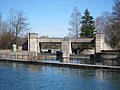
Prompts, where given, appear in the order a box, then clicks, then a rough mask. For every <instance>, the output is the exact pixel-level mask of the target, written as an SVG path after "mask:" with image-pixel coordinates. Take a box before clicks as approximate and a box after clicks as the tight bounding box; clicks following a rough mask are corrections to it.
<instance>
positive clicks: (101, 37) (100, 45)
mask: <svg viewBox="0 0 120 90" xmlns="http://www.w3.org/2000/svg"><path fill="white" fill-rule="evenodd" d="M95 44H96V48H95V49H96V53H98V52H101V51H102V50H112V48H111V47H110V46H109V45H108V44H107V43H105V34H96V41H95Z"/></svg>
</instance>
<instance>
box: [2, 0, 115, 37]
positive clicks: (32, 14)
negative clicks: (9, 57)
mask: <svg viewBox="0 0 120 90" xmlns="http://www.w3.org/2000/svg"><path fill="white" fill-rule="evenodd" d="M0 4H1V5H0V12H2V16H3V19H5V18H7V16H8V14H9V12H10V9H13V8H14V9H18V10H19V9H20V10H24V12H25V15H26V16H27V17H29V19H28V22H29V23H30V27H31V31H30V32H36V33H39V35H40V36H42V35H48V36H49V37H64V36H67V35H68V33H69V31H68V28H69V24H68V23H69V20H70V16H71V13H72V10H73V8H74V7H78V9H79V10H80V12H81V14H82V15H83V12H84V10H85V9H86V8H88V9H89V11H90V12H91V15H93V17H94V18H96V17H97V16H99V15H100V14H101V13H102V12H104V11H109V12H111V11H112V6H113V4H114V1H113V0H0Z"/></svg>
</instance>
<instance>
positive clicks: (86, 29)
mask: <svg viewBox="0 0 120 90" xmlns="http://www.w3.org/2000/svg"><path fill="white" fill-rule="evenodd" d="M94 29H95V25H94V20H93V16H90V12H89V11H88V9H86V10H85V12H84V15H83V16H82V27H81V33H80V37H82V38H93V37H95V34H94Z"/></svg>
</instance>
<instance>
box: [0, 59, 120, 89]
mask: <svg viewBox="0 0 120 90" xmlns="http://www.w3.org/2000/svg"><path fill="white" fill-rule="evenodd" d="M0 90H120V70H107V69H104V70H103V69H96V70H95V69H78V68H66V67H57V66H41V65H35V64H22V63H15V62H5V61H1V62H0Z"/></svg>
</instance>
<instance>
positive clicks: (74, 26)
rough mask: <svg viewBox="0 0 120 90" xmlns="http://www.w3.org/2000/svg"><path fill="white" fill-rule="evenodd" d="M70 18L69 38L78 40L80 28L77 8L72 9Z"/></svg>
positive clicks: (79, 16)
mask: <svg viewBox="0 0 120 90" xmlns="http://www.w3.org/2000/svg"><path fill="white" fill-rule="evenodd" d="M70 18H71V20H70V21H69V25H70V26H71V27H70V28H69V34H70V36H71V37H74V38H79V36H80V35H79V34H80V27H81V14H80V11H79V9H77V7H75V8H74V9H73V13H72V15H71V17H70Z"/></svg>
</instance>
